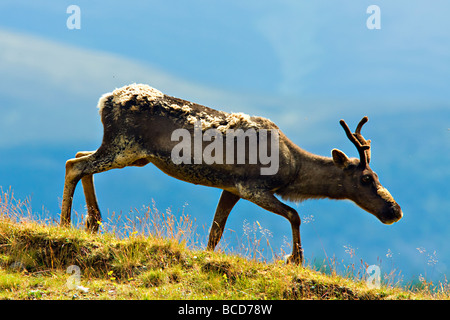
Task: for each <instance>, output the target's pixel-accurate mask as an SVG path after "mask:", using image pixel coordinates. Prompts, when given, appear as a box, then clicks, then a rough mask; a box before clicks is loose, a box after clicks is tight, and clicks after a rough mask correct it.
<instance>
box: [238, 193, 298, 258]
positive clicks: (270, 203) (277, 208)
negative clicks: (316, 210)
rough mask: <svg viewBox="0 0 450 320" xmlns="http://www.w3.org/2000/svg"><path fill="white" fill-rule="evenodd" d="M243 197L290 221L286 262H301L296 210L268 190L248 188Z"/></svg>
mask: <svg viewBox="0 0 450 320" xmlns="http://www.w3.org/2000/svg"><path fill="white" fill-rule="evenodd" d="M243 194H245V197H243V198H245V199H247V200H249V201H251V202H253V203H255V204H257V205H258V206H260V207H261V208H263V209H266V210H268V211H271V212H273V213H276V214H279V215H280V216H283V217H285V218H286V219H288V220H289V222H290V223H291V228H292V254H291V255H290V256H289V257H288V259H287V262H288V263H295V264H302V263H303V250H302V245H301V241H300V222H301V220H300V217H299V215H298V213H297V211H296V210H295V209H293V208H291V207H289V206H287V205H285V204H284V203H282V202H281V201H279V200H278V199H277V198H276V197H275V196H274V195H273V194H272V193H270V192H268V191H253V190H252V189H250V188H249V189H248V190H246V191H244V192H243Z"/></svg>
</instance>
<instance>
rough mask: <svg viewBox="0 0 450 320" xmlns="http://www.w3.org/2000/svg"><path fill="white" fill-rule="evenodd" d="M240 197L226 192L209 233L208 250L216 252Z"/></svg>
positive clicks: (218, 206)
mask: <svg viewBox="0 0 450 320" xmlns="http://www.w3.org/2000/svg"><path fill="white" fill-rule="evenodd" d="M239 199H240V197H239V196H237V195H235V194H233V193H231V192H228V191H226V190H224V191H223V192H222V195H221V196H220V200H219V204H218V205H217V209H216V213H215V215H214V220H213V223H212V226H211V231H210V232H209V241H208V247H207V249H208V250H214V248H215V247H216V245H217V244H218V243H219V241H220V238H221V237H222V234H223V230H224V228H225V224H226V222H227V219H228V216H229V214H230V212H231V209H233V207H234V205H235V204H236V203H237V202H238V201H239Z"/></svg>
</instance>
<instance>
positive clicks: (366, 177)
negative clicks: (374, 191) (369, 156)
mask: <svg viewBox="0 0 450 320" xmlns="http://www.w3.org/2000/svg"><path fill="white" fill-rule="evenodd" d="M372 180H373V178H372V176H370V175H368V174H365V175H363V176H362V177H361V182H362V183H364V184H369V183H371V182H372Z"/></svg>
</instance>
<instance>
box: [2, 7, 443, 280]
mask: <svg viewBox="0 0 450 320" xmlns="http://www.w3.org/2000/svg"><path fill="white" fill-rule="evenodd" d="M70 5H76V6H77V8H78V9H79V12H78V11H72V10H69V12H67V11H68V8H69V6H70ZM370 5H377V6H378V7H379V8H380V15H379V20H378V22H379V23H380V27H381V28H380V29H370V28H368V27H367V20H368V19H369V22H370V21H372V22H373V20H371V19H372V18H376V17H373V16H372V13H367V8H368V7H369V6H370ZM69 9H71V8H69ZM74 14H75V16H74ZM449 14H450V3H449V2H448V1H443V0H435V1H433V2H432V4H431V3H430V2H428V1H417V0H416V1H404V0H398V1H383V0H373V1H357V2H355V1H350V0H341V1H332V0H326V1H320V2H317V1H314V2H311V1H298V0H290V1H289V0H284V1H235V0H230V1H226V2H223V1H206V0H204V1H201V0H192V1H175V0H169V1H167V0H165V1H137V0H130V1H108V2H107V3H106V2H103V3H101V4H100V3H99V2H93V1H81V0H77V1H57V2H55V1H50V0H47V1H46V0H36V1H21V0H14V1H12V0H11V1H8V0H3V1H2V2H1V3H0V186H1V187H2V189H3V191H6V190H8V189H9V188H11V190H12V191H13V192H14V196H15V198H17V199H25V198H29V199H30V202H31V204H32V208H33V214H36V216H39V217H42V219H45V218H49V219H54V220H56V221H58V220H59V213H60V203H61V198H62V191H63V184H64V163H65V161H66V160H67V159H69V158H73V157H74V156H75V153H76V152H77V151H81V150H95V149H97V148H98V147H99V146H100V143H101V139H102V133H103V131H102V130H103V128H102V125H101V122H100V117H99V115H98V110H97V109H96V105H97V101H98V99H99V97H100V96H101V95H102V94H103V93H105V92H110V91H112V90H114V89H115V88H116V87H121V86H123V85H126V84H129V83H135V82H136V83H146V84H149V85H151V86H153V87H155V88H157V89H159V90H161V91H162V92H164V93H166V94H168V95H172V96H176V97H179V98H183V99H186V100H190V101H193V102H197V103H200V104H203V105H206V106H209V107H212V108H216V109H220V110H224V111H227V112H244V113H247V114H250V115H259V116H263V117H267V118H270V119H271V120H272V121H274V122H275V123H276V124H277V125H278V126H279V127H280V128H281V129H282V131H283V132H284V133H285V134H286V135H287V136H288V137H289V138H290V139H291V140H292V141H293V142H295V143H296V144H297V145H299V146H300V147H302V148H304V149H306V150H308V151H310V152H313V153H316V154H320V155H324V156H330V155H331V150H332V149H333V148H338V149H341V150H343V151H344V152H345V153H346V154H347V155H349V156H353V157H355V156H357V152H356V149H355V147H354V146H353V145H352V144H351V143H350V141H349V140H348V139H347V137H346V136H345V133H344V131H343V130H342V128H341V126H340V125H339V120H340V119H345V120H346V121H347V123H348V124H349V126H350V127H351V128H352V129H354V127H355V126H356V124H357V122H358V121H359V120H360V119H361V118H362V117H363V116H365V115H367V116H368V117H369V119H370V120H369V123H368V124H366V125H365V127H364V129H363V134H364V136H365V137H366V138H367V139H372V161H371V167H372V169H374V171H376V172H377V173H378V175H379V177H380V181H381V182H382V184H383V185H384V186H385V187H386V188H388V189H389V191H390V192H391V194H392V195H393V196H394V198H395V199H396V200H397V202H398V203H399V204H400V205H401V207H402V209H403V213H404V217H403V219H402V220H400V221H399V222H398V223H395V224H393V225H391V226H386V225H383V224H381V223H380V222H379V221H378V220H377V219H376V218H375V217H374V216H372V215H371V214H368V213H367V212H365V211H363V210H362V209H360V208H358V207H357V206H356V205H354V204H353V203H351V202H350V201H331V200H309V201H305V202H303V203H298V204H295V203H288V204H289V205H291V206H293V207H294V208H296V209H297V210H298V212H299V214H300V215H301V217H302V218H303V224H302V226H301V235H302V243H303V247H304V250H305V255H306V259H307V261H308V263H310V264H315V263H318V262H320V261H323V260H324V259H326V260H328V261H330V260H334V261H336V262H339V263H341V264H342V265H349V264H357V265H359V264H360V260H362V261H364V263H367V264H369V265H370V264H377V265H379V266H380V267H381V271H382V272H384V273H390V272H393V271H395V272H396V273H399V274H401V275H400V276H401V277H403V279H404V280H405V281H410V280H411V279H415V278H417V277H420V276H422V277H426V278H427V279H430V280H435V279H446V276H445V275H446V274H448V271H449V266H450V265H449V264H450V261H449V260H450V244H449V234H450V218H449V214H450V197H449V191H450V188H449V179H450V169H449V168H450V167H449V160H450V87H449V85H450V81H449V80H450V20H449V19H448V17H449ZM73 27H75V28H73ZM78 27H79V28H78ZM95 184H96V190H97V195H98V199H99V204H100V208H101V210H102V212H103V215H104V217H105V219H106V218H107V217H108V216H110V215H114V214H115V216H119V215H128V216H129V217H132V216H133V215H134V214H135V213H136V211H139V210H141V208H142V207H143V206H146V205H150V206H151V205H152V201H154V203H155V205H156V207H157V208H158V209H159V210H161V211H163V212H164V211H165V210H166V209H168V210H170V211H171V212H172V214H174V215H175V216H180V215H182V214H183V213H184V214H188V215H190V216H191V217H192V218H195V219H196V224H197V225H198V228H197V232H198V233H203V234H204V235H203V236H204V237H205V238H206V237H207V230H208V229H209V227H210V224H211V222H212V218H213V215H214V211H215V207H216V205H217V202H218V199H219V196H220V192H221V191H220V190H218V189H212V188H207V187H202V186H195V185H191V184H188V183H185V182H182V181H178V180H175V179H173V178H171V177H169V176H166V175H165V174H164V173H162V172H160V171H159V170H158V169H156V168H155V167H154V166H152V165H148V166H147V167H145V168H125V169H122V170H112V171H109V172H107V173H102V174H98V175H96V176H95ZM84 206H85V202H84V196H83V193H82V188H81V185H80V186H79V187H78V188H77V191H76V193H75V199H74V207H73V208H74V210H76V211H77V212H79V213H80V214H83V213H84V212H85V208H84ZM256 222H257V223H256ZM226 227H227V231H226V234H225V237H226V239H225V242H226V243H227V247H228V248H231V247H237V246H239V245H240V244H242V243H243V240H242V239H244V238H245V237H247V238H248V235H249V232H253V234H254V235H256V236H258V237H260V238H265V237H267V238H268V239H269V240H270V245H271V247H272V250H274V251H275V252H279V251H280V250H281V249H283V248H284V246H285V242H286V241H287V242H289V243H290V241H291V232H290V225H289V223H288V221H287V220H285V219H284V218H282V217H280V216H277V215H274V214H272V213H269V212H267V211H264V210H263V209H260V208H259V207H257V206H256V205H253V204H252V203H249V202H246V201H242V200H241V201H240V202H239V203H238V204H237V205H236V207H235V208H234V210H233V211H232V213H231V215H230V218H229V220H228V223H227V226H226ZM252 228H253V229H252ZM250 229H252V230H253V231H252V230H250ZM263 242H265V240H264V241H263ZM280 248H281V249H280ZM285 250H286V251H288V252H289V251H290V249H288V248H285ZM266 252H267V253H268V252H269V249H267V250H266ZM269 258H270V257H269Z"/></svg>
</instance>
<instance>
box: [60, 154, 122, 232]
mask: <svg viewBox="0 0 450 320" xmlns="http://www.w3.org/2000/svg"><path fill="white" fill-rule="evenodd" d="M78 156H79V157H77V158H75V159H70V160H68V161H67V162H66V176H65V181H64V193H63V200H62V208H61V226H69V225H70V220H71V218H70V215H71V210H72V199H73V194H74V192H75V187H76V185H77V184H78V182H79V181H80V179H82V178H86V179H84V180H83V187H84V190H85V196H86V201H87V205H88V212H89V209H91V210H92V211H91V212H92V213H93V215H92V217H91V218H89V219H88V220H90V222H91V223H92V224H94V225H95V224H96V222H95V221H96V220H95V219H96V214H95V212H94V211H95V210H97V211H98V214H100V210H98V205H97V200H96V197H95V192H94V184H93V180H92V175H93V174H94V173H99V172H103V171H107V170H110V169H114V168H119V167H121V168H122V167H124V166H125V165H123V164H122V163H120V164H117V163H116V162H115V158H116V156H115V155H113V154H112V153H110V152H108V150H105V149H104V148H103V149H102V148H100V149H99V150H97V151H96V152H93V153H84V154H83V153H81V154H78Z"/></svg>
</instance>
